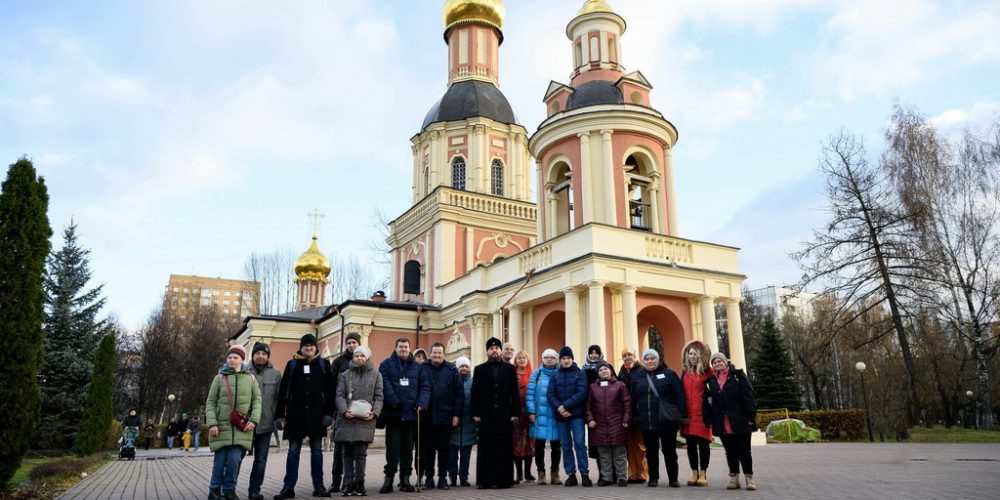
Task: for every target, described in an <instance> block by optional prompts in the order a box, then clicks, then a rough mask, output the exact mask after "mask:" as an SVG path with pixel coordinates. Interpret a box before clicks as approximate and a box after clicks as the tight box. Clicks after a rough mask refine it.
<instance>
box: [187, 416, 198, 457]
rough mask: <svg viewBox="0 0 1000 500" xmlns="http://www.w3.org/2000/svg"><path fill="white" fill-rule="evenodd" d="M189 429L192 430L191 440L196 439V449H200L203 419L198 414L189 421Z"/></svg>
mask: <svg viewBox="0 0 1000 500" xmlns="http://www.w3.org/2000/svg"><path fill="white" fill-rule="evenodd" d="M188 431H190V432H191V440H192V441H194V451H198V448H199V445H200V444H201V419H200V418H198V415H195V416H193V417H191V420H190V421H189V422H188Z"/></svg>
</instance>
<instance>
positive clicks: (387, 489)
mask: <svg viewBox="0 0 1000 500" xmlns="http://www.w3.org/2000/svg"><path fill="white" fill-rule="evenodd" d="M393 476H395V474H387V475H386V476H385V482H384V483H382V487H381V488H379V490H378V492H379V493H392V478H393Z"/></svg>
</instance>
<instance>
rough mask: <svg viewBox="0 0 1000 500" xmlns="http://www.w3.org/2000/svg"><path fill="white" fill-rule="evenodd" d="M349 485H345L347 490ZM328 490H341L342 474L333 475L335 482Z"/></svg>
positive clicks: (331, 491)
mask: <svg viewBox="0 0 1000 500" xmlns="http://www.w3.org/2000/svg"><path fill="white" fill-rule="evenodd" d="M348 486H349V485H344V489H345V490H346V489H347V487H348ZM327 491H329V492H330V493H336V492H338V491H340V476H339V475H337V474H334V475H333V484H331V485H330V489H329V490H327Z"/></svg>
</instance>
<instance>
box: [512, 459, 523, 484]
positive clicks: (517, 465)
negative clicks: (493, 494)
mask: <svg viewBox="0 0 1000 500" xmlns="http://www.w3.org/2000/svg"><path fill="white" fill-rule="evenodd" d="M523 463H524V461H523V460H521V457H515V458H514V475H515V476H516V477H515V478H514V484H521V481H524V468H523V467H524V466H523V465H522V464H523Z"/></svg>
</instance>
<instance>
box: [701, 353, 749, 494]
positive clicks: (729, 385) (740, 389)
mask: <svg viewBox="0 0 1000 500" xmlns="http://www.w3.org/2000/svg"><path fill="white" fill-rule="evenodd" d="M709 359H710V360H711V365H712V374H711V376H709V377H708V384H707V387H706V389H705V399H704V401H705V403H706V404H707V406H706V409H707V410H708V414H707V415H705V416H704V417H705V421H706V422H707V423H710V424H711V425H712V432H713V433H714V434H715V435H716V436H719V437H720V438H721V439H722V446H723V447H724V448H725V449H726V462H728V463H729V484H728V485H727V486H726V489H729V490H735V489H738V488H739V487H740V469H741V468H742V469H743V476H744V479H745V480H746V488H747V489H748V490H756V489H757V483H756V482H755V481H754V479H753V456H752V455H751V453H750V436H751V435H752V434H753V432H754V431H755V430H757V396H756V394H755V393H754V390H753V385H752V384H751V383H750V380H749V379H747V376H746V374H745V373H743V370H737V369H736V368H735V367H733V365H732V363H730V362H729V359H727V358H726V356H725V355H723V354H722V353H719V352H717V353H713V354H712V356H711V358H709Z"/></svg>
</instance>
